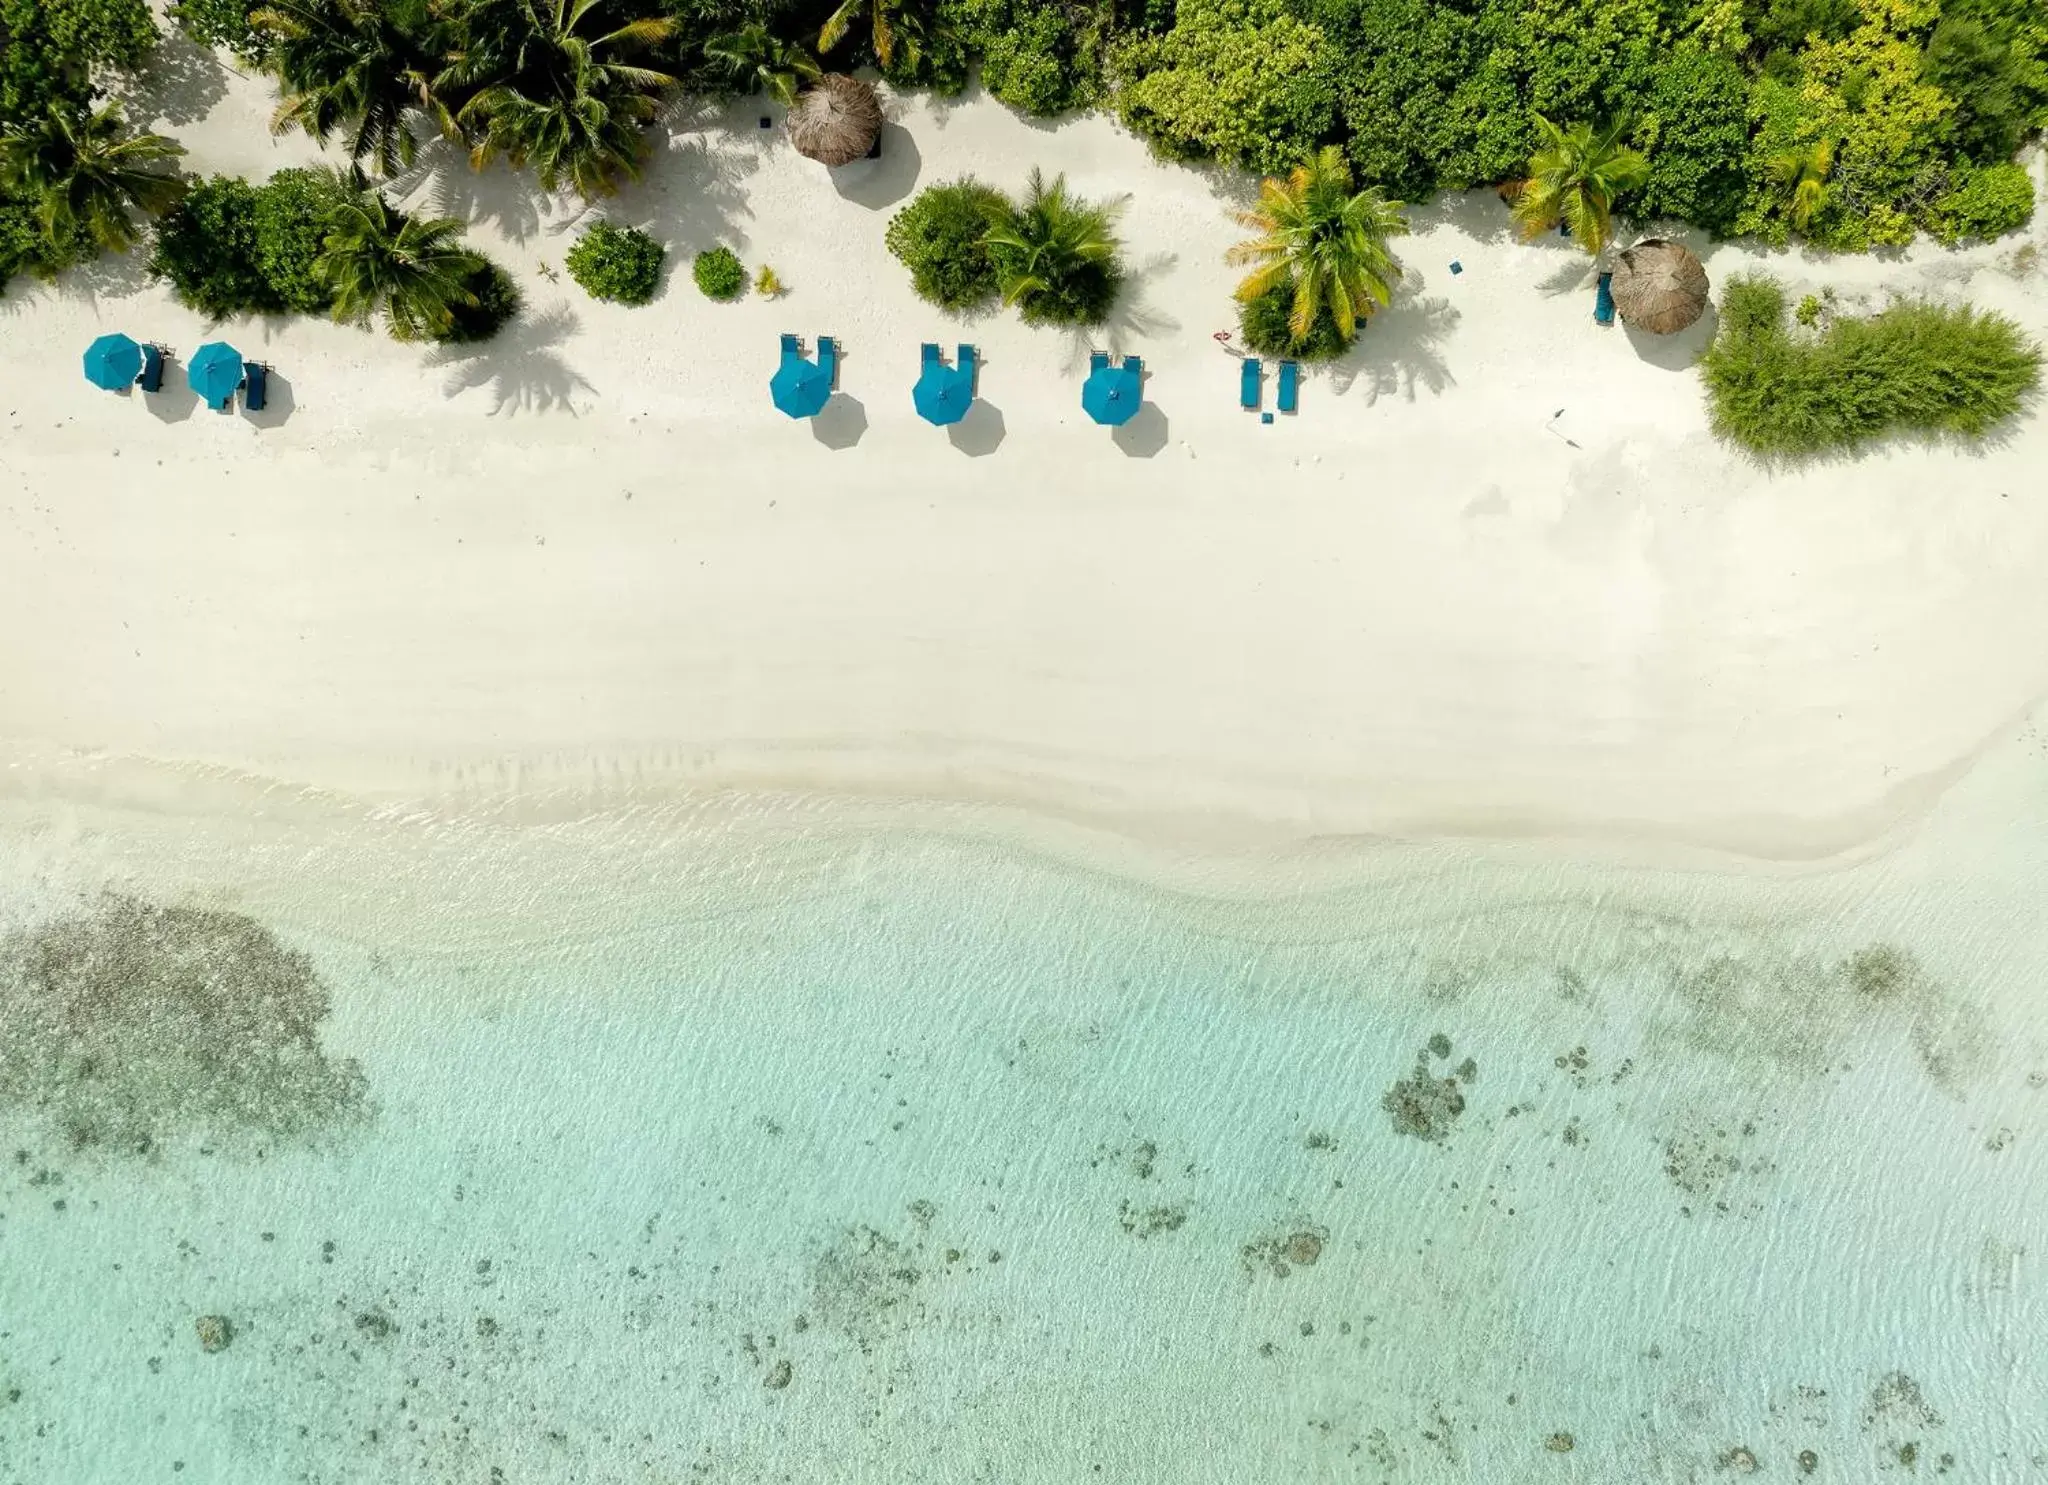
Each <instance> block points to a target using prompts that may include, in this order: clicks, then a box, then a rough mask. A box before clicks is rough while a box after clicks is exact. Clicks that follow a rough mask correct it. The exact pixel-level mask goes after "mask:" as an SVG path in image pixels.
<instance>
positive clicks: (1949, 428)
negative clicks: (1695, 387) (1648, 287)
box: [1700, 277, 2041, 455]
mask: <svg viewBox="0 0 2048 1485" xmlns="http://www.w3.org/2000/svg"><path fill="white" fill-rule="evenodd" d="M1785 320H1786V314H1785V293H1784V290H1783V289H1782V288H1781V287H1780V286H1779V285H1778V284H1777V283H1776V282H1775V281H1773V280H1771V279H1769V278H1762V277H1753V278H1736V279H1731V280H1730V281H1729V282H1728V283H1727V284H1726V285H1725V286H1724V288H1723V291H1722V306H1721V329H1720V333H1719V334H1718V335H1717V336H1716V337H1715V340H1714V344H1713V345H1712V346H1711V347H1710V348H1709V349H1708V351H1707V354H1706V356H1705V357H1704V358H1703V359H1702V361H1701V363H1700V370H1701V374H1702V376H1703V377H1704V379H1705V381H1706V386H1707V396H1708V401H1709V405H1710V408H1711V411H1712V417H1713V425H1714V431H1715V432H1716V433H1718V434H1720V435H1721V436H1722V437H1723V438H1727V439H1732V440H1733V441H1735V442H1737V443H1740V444H1742V445H1744V446H1745V447H1747V448H1749V449H1752V450H1755V451H1756V452H1758V453H1761V454H1767V455H1804V454H1816V453H1826V452H1831V451H1836V450H1843V449H1850V448H1854V447H1855V446H1857V445H1859V444H1862V443H1865V442H1868V441H1869V440H1871V439H1873V438H1877V437H1880V436H1882V435H1884V434H1887V433H1893V432H1898V433H1915V434H1922V435H1928V434H1959V435H1964V436H1970V437H1974V436H1978V435H1981V434H1983V433H1986V432H1988V431H1989V430H1990V429H1991V428H1992V427H1994V426H1995V425H1996V424H1998V423H1999V422H2001V421H2003V420H2004V419H2006V418H2009V417H2011V416H2012V415H2013V414H2014V413H2016V412H2018V411H2019V410H2020V409H2021V408H2022V407H2023V406H2024V405H2026V404H2027V403H2028V402H2029V401H2030V400H2031V399H2032V398H2033V396H2034V395H2035V393H2036V391H2037V390H2038V388H2039V386H2040V381H2041V348H2040V347H2039V346H2037V345H2034V344H2032V343H2031V342H2030V341H2028V340H2027V338H2026V337H2025V336H2024V335H2023V334H2022V333H2021V332H2020V329H2019V327H2018V326H2017V325H2015V324H2013V322H2012V321H2010V320H2008V319H2006V318H2004V317H2003V316H2001V315H1995V314H1983V313H1979V312H1977V311H1975V310H1971V309H1946V308H1942V307H1940V306H1937V305H1932V304H1921V303H1915V302H1901V303H1897V304H1894V305H1892V306H1891V307H1890V308H1889V309H1887V310H1885V311H1883V312H1882V313H1880V314H1876V315H1872V316H1870V317H1869V318H1867V319H1856V318H1847V319H1835V320H1833V321H1832V322H1831V323H1829V324H1828V325H1827V326H1826V327H1825V328H1823V329H1821V330H1819V331H1817V332H1815V331H1795V330H1792V329H1790V328H1789V327H1788V326H1787V325H1786V323H1785Z"/></svg>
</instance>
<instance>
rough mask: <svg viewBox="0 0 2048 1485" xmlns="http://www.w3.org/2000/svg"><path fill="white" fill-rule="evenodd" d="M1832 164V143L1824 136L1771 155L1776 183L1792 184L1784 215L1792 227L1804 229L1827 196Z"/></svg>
mask: <svg viewBox="0 0 2048 1485" xmlns="http://www.w3.org/2000/svg"><path fill="white" fill-rule="evenodd" d="M1834 164H1835V147H1834V145H1833V144H1832V143H1831V142H1830V141H1828V140H1825V139H1816V140H1814V141H1813V142H1812V143H1811V144H1804V145H1801V146H1799V147H1798V148H1797V149H1790V150H1787V151H1785V153H1783V154H1782V155H1773V156H1772V157H1771V158H1770V161H1769V169H1770V172H1771V178H1772V179H1773V180H1775V181H1777V182H1778V184H1779V185H1781V186H1788V187H1790V188H1791V193H1792V194H1791V199H1790V200H1789V201H1788V202H1787V203H1786V207H1785V215H1786V217H1787V218H1788V219H1789V220H1790V221H1791V223H1792V227H1793V230H1794V231H1798V232H1804V231H1805V230H1806V224H1807V223H1808V222H1810V221H1812V220H1813V214H1814V213H1815V212H1817V211H1819V210H1820V206H1821V203H1822V202H1823V201H1825V200H1826V199H1827V194H1828V171H1830V170H1831V169H1833V168H1834Z"/></svg>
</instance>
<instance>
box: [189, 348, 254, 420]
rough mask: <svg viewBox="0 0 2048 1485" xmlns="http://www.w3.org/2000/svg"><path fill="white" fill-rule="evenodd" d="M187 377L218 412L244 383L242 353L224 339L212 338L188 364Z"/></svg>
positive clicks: (206, 401)
mask: <svg viewBox="0 0 2048 1485" xmlns="http://www.w3.org/2000/svg"><path fill="white" fill-rule="evenodd" d="M185 380H186V381H187V382H189V383H190V384H191V386H192V390H193V391H195V392H197V393H198V394H199V397H200V400H201V401H203V402H204V403H205V404H206V405H207V406H208V407H210V408H212V409H214V410H215V411H216V412H218V411H219V410H220V409H221V408H223V407H226V406H227V405H228V399H229V398H230V397H232V396H234V395H235V388H237V387H239V386H241V385H242V353H241V352H240V351H238V350H236V349H235V348H234V347H233V346H231V345H229V344H228V343H227V342H226V341H224V340H209V341H208V342H207V343H206V344H205V345H203V346H201V347H200V348H199V349H198V350H196V351H194V352H193V353H192V359H191V360H190V361H187V362H186V363H185Z"/></svg>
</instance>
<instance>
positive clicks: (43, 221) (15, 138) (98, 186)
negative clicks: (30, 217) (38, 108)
mask: <svg viewBox="0 0 2048 1485" xmlns="http://www.w3.org/2000/svg"><path fill="white" fill-rule="evenodd" d="M184 153H185V151H184V150H183V149H182V148H180V147H179V146H178V145H176V144H173V143H172V142H171V141H170V140H168V139H164V138H162V137H161V136H159V135H155V134H149V133H141V134H133V133H130V132H129V131H128V129H127V128H126V126H125V125H124V124H123V123H122V121H121V105H120V104H118V103H108V104H105V105H104V106H102V107H100V108H97V109H94V110H92V111H90V112H88V111H86V110H85V109H82V108H74V107H72V106H71V105H69V104H64V103H53V104H51V105H50V106H49V108H48V109H47V110H46V111H45V112H44V113H43V115H42V116H41V117H40V118H37V119H33V120H31V121H29V122H27V123H23V124H9V125H7V126H6V127H5V128H4V129H0V189H5V190H6V191H7V192H8V193H10V194H11V195H13V196H14V197H15V198H16V199H18V200H20V201H22V202H24V203H26V204H29V205H30V206H31V207H32V209H33V211H34V213H35V219H36V223H37V225H38V226H40V227H41V228H42V233H43V241H44V244H45V246H46V248H47V249H48V250H49V251H51V252H53V253H63V252H66V251H70V250H71V249H72V248H73V247H74V246H76V245H79V244H83V243H88V242H89V243H91V244H92V245H93V246H94V247H97V248H101V249H104V250H106V251H108V252H115V253H123V252H126V251H127V250H128V248H129V247H130V246H131V245H132V244H133V243H134V241H135V237H136V224H135V216H134V214H135V213H136V212H142V213H152V212H160V211H162V210H164V209H165V208H166V207H168V206H169V205H170V204H171V203H172V202H174V201H176V200H177V199H178V198H179V197H180V196H182V195H183V194H184V192H185V187H184V182H183V181H181V180H180V179H179V178H178V177H177V176H176V175H175V174H173V173H172V172H171V170H170V169H169V166H170V165H171V163H172V162H173V161H175V160H176V159H177V158H178V157H179V156H180V155H182V154H184Z"/></svg>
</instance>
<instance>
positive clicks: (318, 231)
mask: <svg viewBox="0 0 2048 1485" xmlns="http://www.w3.org/2000/svg"><path fill="white" fill-rule="evenodd" d="M341 194H342V193H341V187H340V186H339V185H338V184H337V183H336V181H335V178H334V177H333V176H332V175H329V174H328V173H327V172H325V171H321V170H280V171H278V173H277V174H275V175H273V176H272V177H271V178H270V179H269V180H268V181H267V182H266V183H264V184H263V185H262V186H261V187H259V188H258V189H257V191H256V201H255V208H254V216H253V221H254V225H255V232H256V240H255V250H254V255H253V256H254V262H255V266H256V271H257V273H258V274H260V275H261V276H262V279H263V282H264V284H265V286H266V287H267V288H268V290H269V298H270V299H271V300H272V301H274V302H275V303H276V305H277V306H278V307H281V308H284V309H289V310H296V311H297V312H298V313H300V314H325V313H326V312H327V310H328V309H329V307H330V306H332V305H333V303H334V291H333V290H332V289H330V288H329V287H328V286H327V281H326V280H325V279H323V278H322V277H321V276H320V275H319V274H318V273H317V272H316V271H315V270H314V267H313V260H314V259H315V258H317V257H319V256H320V247H321V243H322V242H323V240H324V239H325V238H326V236H327V224H328V220H329V218H330V217H331V216H332V215H333V212H334V208H335V205H336V203H338V202H339V201H340V200H341ZM251 307H252V308H257V307H261V306H251Z"/></svg>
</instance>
